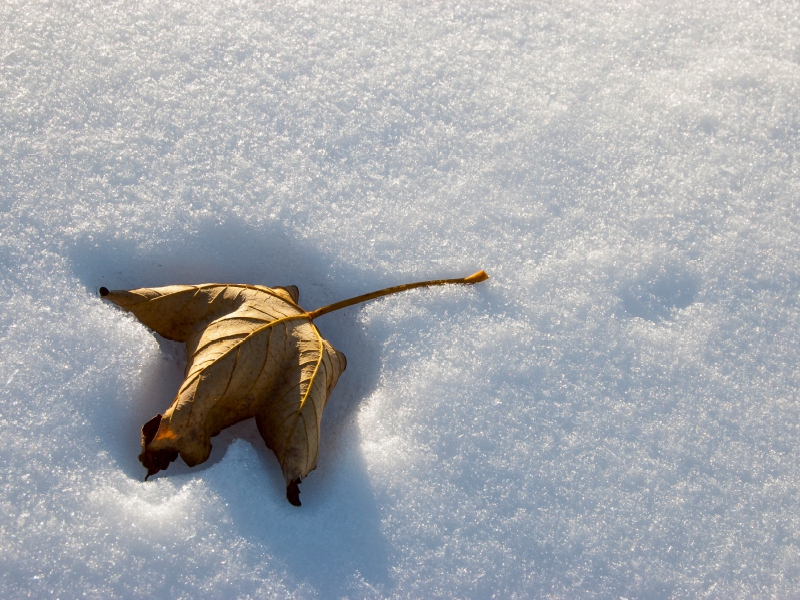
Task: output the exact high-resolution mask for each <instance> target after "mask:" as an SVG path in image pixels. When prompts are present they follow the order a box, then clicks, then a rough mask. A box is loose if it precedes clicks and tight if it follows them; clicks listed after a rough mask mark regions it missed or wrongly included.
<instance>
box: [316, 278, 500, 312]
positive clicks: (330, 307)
mask: <svg viewBox="0 0 800 600" xmlns="http://www.w3.org/2000/svg"><path fill="white" fill-rule="evenodd" d="M487 279H489V276H488V275H487V274H486V272H485V271H478V272H477V273H473V274H472V275H470V276H469V277H461V278H458V279H433V280H431V281H418V282H417V283H404V284H403V285H395V286H392V287H388V288H384V289H382V290H378V291H376V292H370V293H369V294H362V295H361V296H356V297H355V298H349V299H348V300H341V301H339V302H334V303H333V304H329V305H328V306H323V307H321V308H318V309H316V310H312V311H310V312H309V313H308V318H309V319H311V320H312V321H313V320H314V319H316V318H317V317H319V316H322V315H326V314H328V313H329V312H333V311H335V310H339V309H340V308H345V307H347V306H352V305H353V304H360V303H361V302H367V301H368V300H374V299H375V298H380V297H381V296H388V295H389V294H396V293H397V292H404V291H406V290H413V289H414V288H418V287H429V286H433V285H445V284H448V283H466V284H470V285H471V284H474V283H480V282H481V281H486V280H487Z"/></svg>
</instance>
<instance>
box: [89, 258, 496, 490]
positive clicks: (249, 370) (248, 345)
mask: <svg viewBox="0 0 800 600" xmlns="http://www.w3.org/2000/svg"><path fill="white" fill-rule="evenodd" d="M487 278H488V276H487V275H486V274H485V273H484V272H483V271H480V272H478V273H476V274H474V275H472V276H470V277H466V278H463V279H445V280H437V281H424V282H419V283H413V284H407V285H403V286H396V287H393V288H387V289H385V290H380V291H378V292H372V293H371V294H365V295H363V296H358V297H356V298H352V299H350V300H344V301H342V302H337V303H336V304H332V305H330V306H326V307H323V308H319V309H317V310H315V311H311V312H306V311H304V310H303V309H302V308H300V307H299V306H298V304H297V301H298V292H297V288H296V287H294V286H290V287H286V288H280V287H276V288H268V287H264V286H254V285H233V284H216V283H210V284H203V285H175V286H169V287H162V288H143V289H138V290H131V291H109V290H107V289H106V288H100V295H101V296H102V297H103V298H104V299H106V300H110V301H111V302H113V303H114V304H116V305H118V306H120V307H121V308H123V309H125V310H127V311H130V312H131V313H133V314H134V315H135V316H136V318H137V319H139V321H141V322H142V323H144V324H145V325H147V326H148V327H149V328H150V329H152V330H153V331H155V332H157V333H159V334H160V335H162V336H164V337H165V338H167V339H170V340H174V341H176V342H183V343H185V344H186V355H187V364H186V372H185V379H184V382H183V384H182V385H181V387H180V389H179V390H178V394H177V396H176V397H175V399H174V400H173V401H172V404H171V405H170V407H169V408H168V409H167V410H166V411H165V412H164V414H163V415H161V414H159V415H156V416H155V417H153V418H152V419H151V420H150V421H148V422H147V423H145V425H144V426H143V427H142V453H141V454H140V455H139V460H140V461H141V463H142V464H143V465H144V466H145V468H146V469H147V476H146V477H145V479H147V477H149V476H150V475H153V474H154V473H157V472H158V471H160V470H163V469H166V468H167V467H168V466H169V463H171V462H172V461H174V460H175V459H176V458H177V457H178V456H179V455H180V457H181V458H182V459H183V461H184V462H185V463H186V464H187V465H189V466H194V465H197V464H200V463H202V462H204V461H205V460H207V459H208V456H209V453H210V452H211V438H212V437H213V436H215V435H217V434H218V433H219V432H220V431H222V430H223V429H225V428H226V427H230V426H231V425H233V424H234V423H238V422H239V421H243V420H244V419H249V418H251V417H254V418H255V420H256V424H257V425H258V430H259V432H260V433H261V436H262V437H263V438H264V441H265V442H266V444H267V446H268V447H269V448H270V449H271V450H272V451H273V452H274V453H275V456H276V457H277V458H278V461H279V462H280V465H281V469H282V471H283V476H284V479H285V480H286V497H287V499H288V500H289V502H291V503H292V504H294V505H295V506H300V499H299V494H300V490H299V488H298V484H299V483H300V481H301V478H303V477H305V476H306V475H307V474H308V473H309V472H310V471H312V470H314V468H315V467H316V465H317V456H318V452H319V436H320V423H321V420H322V411H323V409H324V408H325V404H326V403H327V401H328V397H329V396H330V393H331V391H332V390H333V387H334V386H335V385H336V382H337V381H338V379H339V376H340V375H341V374H342V371H344V369H345V367H346V365H347V360H346V359H345V357H344V354H342V353H341V352H338V351H337V350H336V349H334V348H333V346H331V345H330V343H329V342H328V341H327V340H325V339H324V338H323V337H322V336H321V335H320V333H319V331H318V330H317V328H316V326H315V325H314V323H313V322H312V321H313V319H315V318H316V317H318V316H320V315H323V314H326V313H328V312H331V311H334V310H338V309H339V308H343V307H345V306H350V305H352V304H356V303H358V302H364V301H366V300H371V299H373V298H377V297H380V296H384V295H387V294H391V293H395V292H398V291H402V290H405V289H411V288H414V287H423V286H429V285H441V284H445V283H477V282H479V281H484V280H485V279H487Z"/></svg>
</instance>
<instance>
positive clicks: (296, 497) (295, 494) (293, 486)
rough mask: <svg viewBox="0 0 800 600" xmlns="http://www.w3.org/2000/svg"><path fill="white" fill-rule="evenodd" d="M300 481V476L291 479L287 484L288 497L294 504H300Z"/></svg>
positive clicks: (290, 502)
mask: <svg viewBox="0 0 800 600" xmlns="http://www.w3.org/2000/svg"><path fill="white" fill-rule="evenodd" d="M299 483H300V478H299V477H298V478H297V479H295V480H293V481H291V482H290V483H289V485H287V486H286V499H287V500H288V501H289V504H291V505H292V506H300V488H299V487H298V485H297V484H299Z"/></svg>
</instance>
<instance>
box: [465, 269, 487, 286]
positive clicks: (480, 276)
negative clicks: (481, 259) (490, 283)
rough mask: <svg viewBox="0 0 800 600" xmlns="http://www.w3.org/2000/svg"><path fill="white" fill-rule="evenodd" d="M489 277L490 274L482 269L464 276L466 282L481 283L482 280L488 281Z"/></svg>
mask: <svg viewBox="0 0 800 600" xmlns="http://www.w3.org/2000/svg"><path fill="white" fill-rule="evenodd" d="M487 279H489V275H487V274H486V271H484V270H480V271H478V272H477V273H473V274H472V275H470V276H469V277H464V283H480V282H481V281H486V280H487Z"/></svg>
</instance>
